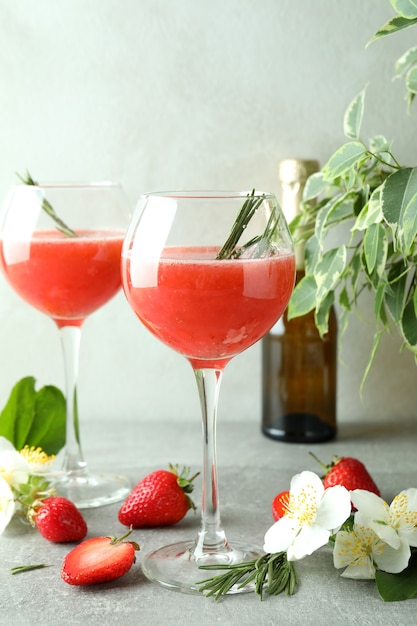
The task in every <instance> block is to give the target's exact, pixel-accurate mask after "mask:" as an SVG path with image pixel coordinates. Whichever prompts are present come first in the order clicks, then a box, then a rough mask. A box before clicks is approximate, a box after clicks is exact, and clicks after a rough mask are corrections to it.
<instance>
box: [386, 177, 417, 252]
mask: <svg viewBox="0 0 417 626" xmlns="http://www.w3.org/2000/svg"><path fill="white" fill-rule="evenodd" d="M381 205H382V212H383V215H384V218H385V220H386V221H387V223H388V224H389V225H390V226H391V227H392V229H393V232H394V234H395V237H396V241H397V245H398V247H399V249H400V250H401V251H402V252H403V254H404V255H407V254H408V252H409V251H410V248H411V246H412V244H413V242H414V239H415V237H416V234H417V168H411V167H409V168H404V169H402V170H398V171H397V172H394V174H391V176H389V177H388V178H387V179H386V180H385V182H384V183H383V185H382V187H381Z"/></svg>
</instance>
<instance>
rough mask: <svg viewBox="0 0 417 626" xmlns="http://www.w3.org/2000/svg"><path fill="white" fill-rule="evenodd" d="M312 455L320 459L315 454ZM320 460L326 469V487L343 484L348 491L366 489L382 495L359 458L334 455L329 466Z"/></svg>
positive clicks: (324, 483) (324, 479) (324, 481)
mask: <svg viewBox="0 0 417 626" xmlns="http://www.w3.org/2000/svg"><path fill="white" fill-rule="evenodd" d="M312 456H313V457H314V458H315V459H316V460H317V461H318V459H317V458H316V457H315V456H314V455H312ZM318 462H319V463H320V465H321V466H322V467H324V469H325V471H326V474H325V475H324V477H323V485H324V487H325V489H327V487H334V486H335V485H343V487H346V489H347V490H348V491H353V490H354V489H365V490H366V491H372V492H373V493H376V495H377V496H379V495H381V493H380V491H379V489H378V487H377V486H376V484H375V482H374V481H373V479H372V477H371V475H370V474H369V472H368V470H367V469H366V467H365V465H364V464H363V463H362V462H361V461H358V459H354V458H353V457H350V456H344V457H334V459H333V461H332V462H331V463H330V465H327V466H326V465H323V463H321V461H318Z"/></svg>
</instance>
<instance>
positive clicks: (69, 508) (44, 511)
mask: <svg viewBox="0 0 417 626" xmlns="http://www.w3.org/2000/svg"><path fill="white" fill-rule="evenodd" d="M29 518H30V519H31V520H32V523H33V524H34V525H35V526H36V527H37V529H38V530H39V532H40V534H41V535H42V537H44V538H45V539H48V541H52V542H54V543H66V542H70V541H80V540H81V539H84V537H85V536H86V534H87V530H88V529H87V524H86V522H85V519H84V518H83V516H82V515H81V513H80V511H79V510H78V509H77V507H76V506H75V504H74V503H73V502H71V501H70V500H68V499H67V498H62V497H59V496H52V497H49V498H46V499H45V500H42V501H40V500H39V501H37V502H35V503H34V504H33V507H32V509H31V511H30V512H29Z"/></svg>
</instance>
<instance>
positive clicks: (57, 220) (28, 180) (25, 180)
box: [17, 172, 78, 237]
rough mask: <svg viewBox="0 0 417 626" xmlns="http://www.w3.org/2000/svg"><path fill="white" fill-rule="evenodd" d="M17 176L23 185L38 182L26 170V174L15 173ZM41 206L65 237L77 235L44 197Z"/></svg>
mask: <svg viewBox="0 0 417 626" xmlns="http://www.w3.org/2000/svg"><path fill="white" fill-rule="evenodd" d="M17 176H18V177H19V178H20V180H21V181H22V183H24V184H25V185H37V184H38V183H37V182H36V181H34V180H33V178H32V176H31V175H30V174H29V172H26V176H20V174H17ZM42 208H43V210H44V211H45V212H46V213H47V214H48V215H49V216H50V217H52V219H53V220H54V222H55V224H56V228H57V229H58V230H59V231H61V233H64V235H67V237H77V236H78V235H77V233H76V232H74V231H73V230H72V229H71V228H69V226H67V225H66V224H65V222H63V221H62V220H61V219H60V218H59V217H58V215H57V214H56V213H55V209H54V208H53V206H52V205H51V203H50V202H48V200H46V198H45V199H43V200H42Z"/></svg>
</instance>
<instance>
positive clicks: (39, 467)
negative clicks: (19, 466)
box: [19, 446, 56, 475]
mask: <svg viewBox="0 0 417 626" xmlns="http://www.w3.org/2000/svg"><path fill="white" fill-rule="evenodd" d="M19 454H20V455H21V456H22V457H23V458H24V460H25V461H26V462H27V464H28V466H29V470H30V473H31V474H42V475H44V474H48V472H50V470H51V467H52V465H53V464H54V461H55V458H56V457H55V455H48V454H46V452H44V451H43V450H42V448H39V447H38V448H35V446H31V447H29V446H25V447H24V448H23V449H22V450H20V452H19Z"/></svg>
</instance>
